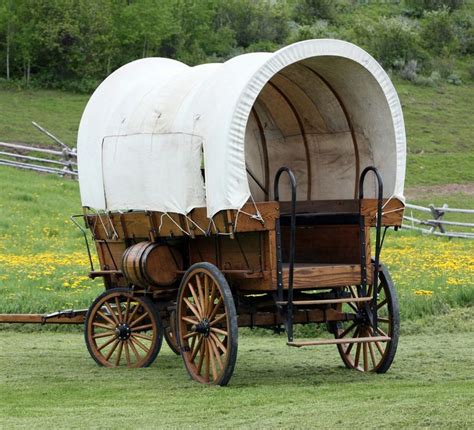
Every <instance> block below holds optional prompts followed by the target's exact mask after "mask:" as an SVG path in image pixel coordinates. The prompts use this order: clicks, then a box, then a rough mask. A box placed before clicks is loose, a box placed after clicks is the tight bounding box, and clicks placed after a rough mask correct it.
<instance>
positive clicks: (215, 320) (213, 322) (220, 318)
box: [209, 314, 227, 327]
mask: <svg viewBox="0 0 474 430" xmlns="http://www.w3.org/2000/svg"><path fill="white" fill-rule="evenodd" d="M226 317H227V314H220V315H219V316H217V317H216V318H214V319H213V320H212V321H211V322H210V323H209V325H210V326H211V327H212V326H213V325H216V324H217V323H218V322H219V321H222V320H223V319H224V318H226Z"/></svg>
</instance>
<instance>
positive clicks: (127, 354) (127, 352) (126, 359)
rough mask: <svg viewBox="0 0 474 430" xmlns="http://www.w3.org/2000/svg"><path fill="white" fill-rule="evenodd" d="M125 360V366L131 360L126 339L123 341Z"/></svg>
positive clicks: (128, 364)
mask: <svg viewBox="0 0 474 430" xmlns="http://www.w3.org/2000/svg"><path fill="white" fill-rule="evenodd" d="M124 349H125V361H126V362H127V366H130V364H131V361H130V350H129V349H128V341H126V342H125V346H124Z"/></svg>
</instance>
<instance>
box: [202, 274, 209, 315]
mask: <svg viewBox="0 0 474 430" xmlns="http://www.w3.org/2000/svg"><path fill="white" fill-rule="evenodd" d="M204 299H205V300H204V302H203V306H204V316H207V315H208V311H209V278H208V277H207V276H206V275H204Z"/></svg>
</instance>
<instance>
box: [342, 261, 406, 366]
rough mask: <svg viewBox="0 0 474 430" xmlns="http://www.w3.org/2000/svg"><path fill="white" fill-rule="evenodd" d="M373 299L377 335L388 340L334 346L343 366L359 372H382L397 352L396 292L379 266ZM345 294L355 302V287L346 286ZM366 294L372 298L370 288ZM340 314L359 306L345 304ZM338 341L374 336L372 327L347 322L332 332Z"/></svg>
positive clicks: (352, 311)
mask: <svg viewBox="0 0 474 430" xmlns="http://www.w3.org/2000/svg"><path fill="white" fill-rule="evenodd" d="M377 288H378V297H377V299H378V300H377V314H378V323H377V326H378V327H377V329H378V334H377V336H385V337H390V340H389V341H377V342H362V343H355V342H350V343H349V342H348V343H346V344H339V345H337V348H338V351H339V354H340V356H341V358H342V361H343V362H344V364H345V365H346V367H348V368H351V369H356V370H359V371H361V372H377V373H385V372H386V371H387V370H388V369H389V368H390V366H391V365H392V362H393V359H394V358H395V353H396V352H397V346H398V337H399V331H400V312H399V307H398V299H397V293H396V291H395V286H394V284H393V281H392V278H391V277H390V274H389V272H388V269H387V268H386V267H385V266H383V265H381V268H380V271H379V282H378V287H377ZM348 292H349V294H350V295H351V297H352V298H354V299H357V298H358V297H359V296H360V290H359V289H358V288H353V287H349V291H348ZM368 295H369V296H371V295H372V287H369V291H368ZM345 306H346V308H345V309H343V311H346V312H349V313H354V312H357V311H358V310H359V309H360V308H361V307H362V306H364V305H363V303H360V302H357V300H354V302H351V303H348V304H347V305H345ZM336 337H338V338H352V339H353V338H371V337H374V332H373V328H372V326H371V325H370V324H368V323H367V322H366V321H363V320H362V321H357V320H356V321H347V322H345V323H343V324H341V325H340V326H339V327H338V329H337V330H336Z"/></svg>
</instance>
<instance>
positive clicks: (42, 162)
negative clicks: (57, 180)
mask: <svg viewBox="0 0 474 430" xmlns="http://www.w3.org/2000/svg"><path fill="white" fill-rule="evenodd" d="M32 124H33V126H35V127H36V128H37V129H38V130H39V131H41V132H42V133H44V134H45V135H46V136H48V137H49V138H50V139H52V140H53V141H54V142H56V143H57V144H58V145H59V146H60V147H61V150H55V149H48V148H42V147H35V146H30V145H25V144H18V143H6V142H0V165H3V166H11V167H17V168H20V169H27V170H35V171H37V172H43V173H55V174H58V175H61V176H69V177H72V178H76V177H77V154H76V149H75V148H70V147H69V146H67V145H66V144H65V143H64V142H62V141H61V140H59V139H58V138H57V137H56V136H54V135H53V134H52V133H50V132H49V131H47V130H46V129H44V128H43V127H41V126H40V125H38V124H36V123H35V122H33V123H32Z"/></svg>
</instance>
